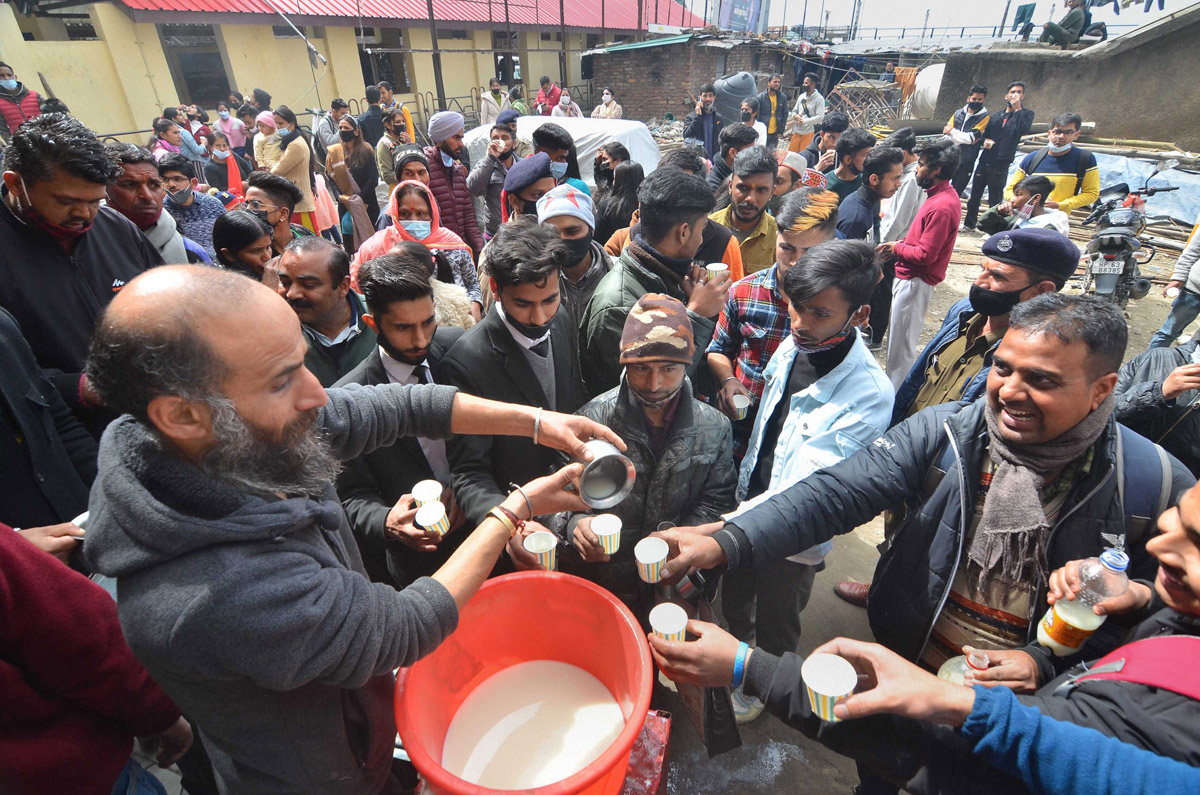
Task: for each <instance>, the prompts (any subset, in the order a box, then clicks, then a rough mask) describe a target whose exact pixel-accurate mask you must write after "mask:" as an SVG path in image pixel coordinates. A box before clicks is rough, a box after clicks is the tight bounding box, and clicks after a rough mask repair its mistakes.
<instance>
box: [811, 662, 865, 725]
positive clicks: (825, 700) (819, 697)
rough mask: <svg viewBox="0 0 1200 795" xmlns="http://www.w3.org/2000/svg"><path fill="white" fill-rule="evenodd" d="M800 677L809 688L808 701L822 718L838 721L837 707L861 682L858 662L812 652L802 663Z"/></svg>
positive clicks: (815, 712) (814, 711)
mask: <svg viewBox="0 0 1200 795" xmlns="http://www.w3.org/2000/svg"><path fill="white" fill-rule="evenodd" d="M800 678H801V679H803V680H804V689H805V690H807V691H808V703H809V704H811V705H812V710H813V713H814V714H815V715H816V716H817V717H819V718H820V719H821V720H825V721H830V722H837V721H840V720H841V718H839V717H836V716H835V715H834V714H833V708H834V707H835V706H837V705H838V704H839V703H841V702H842V701H844V700H845V699H846V697H847V696H849V695H850V694H851V693H853V692H854V688H855V687H857V686H858V672H857V671H855V670H854V666H853V665H851V664H850V663H849V661H847V660H845V659H844V658H842V657H838V656H837V655H836V654H810V655H809V656H808V659H806V660H805V661H804V664H803V665H802V666H800Z"/></svg>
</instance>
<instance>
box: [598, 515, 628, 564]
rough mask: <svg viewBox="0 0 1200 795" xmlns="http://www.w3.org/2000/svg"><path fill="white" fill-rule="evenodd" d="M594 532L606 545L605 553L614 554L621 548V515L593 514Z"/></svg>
mask: <svg viewBox="0 0 1200 795" xmlns="http://www.w3.org/2000/svg"><path fill="white" fill-rule="evenodd" d="M592 532H593V533H595V534H596V538H598V539H600V543H601V544H603V545H604V554H605V555H613V554H615V553H616V551H617V550H618V549H620V548H621V517H619V516H617V515H615V514H611V513H602V514H600V515H598V516H593V517H592Z"/></svg>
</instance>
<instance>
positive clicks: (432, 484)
mask: <svg viewBox="0 0 1200 795" xmlns="http://www.w3.org/2000/svg"><path fill="white" fill-rule="evenodd" d="M412 495H413V499H414V500H416V501H417V507H418V508H420V507H421V506H422V505H424V504H425V503H427V502H441V499H442V484H441V483H438V482H437V481H436V480H422V481H421V482H420V483H418V484H416V485H415V486H413V489H412Z"/></svg>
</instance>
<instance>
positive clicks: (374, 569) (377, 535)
mask: <svg viewBox="0 0 1200 795" xmlns="http://www.w3.org/2000/svg"><path fill="white" fill-rule="evenodd" d="M462 335H463V330H462V329H460V328H450V327H440V328H438V330H437V331H435V332H434V334H433V340H432V341H431V342H430V343H429V354H428V355H427V356H426V362H427V363H428V364H429V369H430V371H431V372H432V373H433V380H434V381H437V382H438V383H441V382H442V375H441V361H442V357H443V356H444V355H445V354H446V351H447V350H449V349H450V346H451V345H453V344H454V343H455V342H457V341H458V339H459V338H460V337H461V336H462ZM387 383H390V382H389V381H388V375H387V371H386V370H384V369H383V359H382V358H381V357H380V355H379V348H378V346H377V347H376V348H375V349H374V350H373V351H371V353H370V354H368V355H367V358H365V359H363V360H362V361H361V362H359V364H358V366H357V367H355V368H354V369H353V370H351V371H350V372H349V373H346V375H345V376H343V377H342V378H341V379H340V380H338V382H337V383H336V384H334V386H345V385H346V384H363V385H364V386H377V385H379V384H387ZM430 478H433V469H432V468H430V466H429V462H428V461H427V460H426V459H425V451H424V450H422V449H421V444H420V442H418V441H417V438H416V437H415V436H404V437H401V438H400V439H399V440H398V441H397V442H396V443H395V444H393V445H391V446H390V447H380V448H377V449H375V450H372V451H371V452H369V453H365V454H363V455H360V456H359V457H358V458H355V459H354V460H352V461H348V462H347V463H346V467H345V469H344V470H343V471H342V474H341V475H339V476H338V479H337V492H338V497H340V498H341V500H342V507H343V508H345V509H346V517H347V518H348V519H349V520H350V527H351V529H352V530H353V531H354V537H355V538H356V539H357V540H358V549H359V552H361V553H362V558H363V564H364V565H365V566H366V568H367V574H369V575H370V577H371V579H372V580H374V581H376V582H387V583H393V584H394V585H395V586H396V587H397V588H403V587H404V586H406V585H408V584H409V583H411V582H412V581H413V580H415V579H417V578H418V577H424V576H427V575H430V574H433V573H434V572H435V571H437V570H438V568H439V567H440V566H441V565H442V564H443V563H445V562H446V558H448V557H450V553H451V552H453V551H454V550H455V549H457V548H458V545H459V544H461V543H462V540H463V539H464V538H466V536H467V535H468V534H469V533H468V532H464V531H462V530H460V531H459V532H457V533H454V534H452V535H449V536H447V537H446V538H445V539H444V540H443V541H442V543H441V544H440V545H439V546H438V550H437V551H436V552H417V551H416V550H415V549H412V548H411V547H408V546H405V545H404V544H403V543H402V542H400V541H397V540H395V539H393V538H388V536H387V533H385V532H384V527H385V524H386V522H387V515H388V512H389V511H391V510H392V506H393V505H395V504H396V501H397V500H399V499H400V497H401V496H403V495H405V494H409V493H411V491H412V487H413V486H414V485H415V484H416V483H418V482H420V481H422V480H428V479H430ZM442 485H449V484H442Z"/></svg>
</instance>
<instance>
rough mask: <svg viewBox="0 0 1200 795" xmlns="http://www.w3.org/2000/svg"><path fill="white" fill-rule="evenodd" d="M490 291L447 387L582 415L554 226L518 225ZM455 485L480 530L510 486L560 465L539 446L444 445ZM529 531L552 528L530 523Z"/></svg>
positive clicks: (457, 352)
mask: <svg viewBox="0 0 1200 795" xmlns="http://www.w3.org/2000/svg"><path fill="white" fill-rule="evenodd" d="M488 251H489V255H488V257H489V259H488V268H489V270H490V272H491V286H492V292H493V293H495V294H496V295H497V296H498V297H497V299H496V303H495V304H494V305H493V306H492V309H491V311H490V312H488V314H487V316H486V317H484V319H483V320H482V321H480V322H479V323H477V324H476V325H474V326H472V327H471V328H469V329H468V330H467V333H466V334H463V336H462V338H461V339H459V340H458V342H456V343H454V345H453V346H452V347H451V348H450V350H449V351H448V352H447V353H446V355H445V356H443V357H442V368H441V373H440V374H439V376H438V377H439V379H441V380H442V381H443V383H447V384H450V385H452V386H456V387H458V388H459V389H461V390H462V391H463V392H466V393H468V394H472V395H478V396H480V397H486V398H490V399H492V400H498V401H502V402H504V403H510V404H514V405H519V406H527V407H532V408H529V409H528V411H530V412H535V411H537V412H540V413H541V414H545V413H546V412H549V411H562V412H566V411H575V410H576V409H578V408H579V407H580V406H581V405H583V403H584V400H585V397H584V392H583V382H582V380H581V378H580V375H579V350H578V347H577V343H576V335H575V326H574V324H573V323H572V322H571V318H570V316H569V315H568V313H567V311H566V310H565V309H564V308H563V305H562V295H561V288H560V286H559V273H560V271H561V269H562V267H563V265H565V264H566V262H567V259H568V257H570V253H569V251H568V249H567V246H566V244H565V243H563V242H562V240H560V239H559V236H558V233H557V232H556V231H555V229H554V228H553V227H551V226H543V225H540V224H532V223H528V222H525V221H510V222H509V223H507V224H504V225H502V226H501V227H500V228H499V229H498V230H496V236H495V237H493V238H492V240H491V242H490V243H488ZM446 452H447V455H448V457H449V459H450V473H451V475H450V480H451V485H452V486H453V488H454V494H455V496H456V497H457V498H458V502H459V504H460V505H461V506H462V508H463V511H465V512H466V514H467V522H468V523H469V524H476V523H477V520H481V519H482V517H484V516H486V515H487V512H488V511H490V510H492V508H495V507H496V506H497V505H498V504H499V503H500V502H501V501H503V500H504V495H505V494H507V493H508V491H509V484H510V483H524V482H526V481H528V480H532V479H533V478H536V477H541V476H542V475H544V474H546V473H548V472H550V471H552V469H553V467H554V465H555V464H556V463H557V459H556V458H555V456H554V454H553V453H552V452H551V451H549V450H546V449H545V448H542V447H539V446H538V445H537V443H536V441H531V440H528V439H510V438H507V437H503V436H492V435H489V434H487V433H479V434H476V435H473V436H456V437H454V438H453V439H451V440H450V441H449V443H448V444H447V445H446ZM525 529H526V530H527V531H528V532H534V531H536V530H544V529H546V528H545V527H544V526H543V525H541V524H539V523H538V522H537V521H530V522H526V524H525ZM509 556H510V557H512V558H513V559H514V561H516V562H517V563H518V564H521V565H524V564H532V565H536V561H535V559H534V558H533V556H532V555H530V554H529V553H528V552H526V551H525V548H524V547H523V546H521V544H520V539H518V540H517V541H516V543H513V544H510V545H509Z"/></svg>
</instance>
